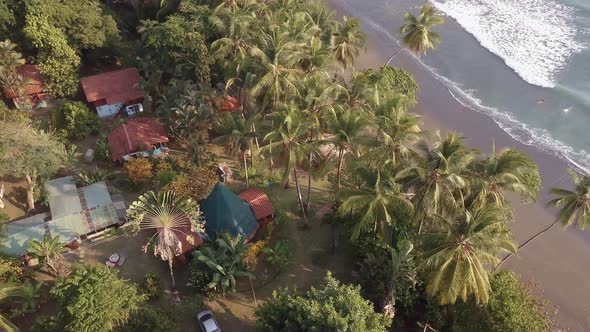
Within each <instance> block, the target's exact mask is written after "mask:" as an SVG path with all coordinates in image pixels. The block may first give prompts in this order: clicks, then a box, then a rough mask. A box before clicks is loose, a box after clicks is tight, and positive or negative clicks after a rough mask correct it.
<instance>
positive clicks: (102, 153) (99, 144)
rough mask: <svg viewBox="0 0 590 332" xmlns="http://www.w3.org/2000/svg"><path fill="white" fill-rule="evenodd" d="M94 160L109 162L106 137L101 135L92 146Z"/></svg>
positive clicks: (109, 156) (109, 155)
mask: <svg viewBox="0 0 590 332" xmlns="http://www.w3.org/2000/svg"><path fill="white" fill-rule="evenodd" d="M94 159H95V160H98V161H111V149H110V147H109V142H108V140H107V136H106V135H101V136H100V137H99V138H98V139H97V140H96V143H95V145H94Z"/></svg>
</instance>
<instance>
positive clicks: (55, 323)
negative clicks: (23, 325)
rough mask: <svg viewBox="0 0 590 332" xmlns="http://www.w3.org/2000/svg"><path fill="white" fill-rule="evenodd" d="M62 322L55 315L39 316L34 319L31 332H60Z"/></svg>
mask: <svg viewBox="0 0 590 332" xmlns="http://www.w3.org/2000/svg"><path fill="white" fill-rule="evenodd" d="M63 330H64V328H63V324H62V322H61V321H60V320H59V318H58V317H57V316H41V317H37V318H36V319H35V322H34V323H33V325H32V326H31V332H61V331H63Z"/></svg>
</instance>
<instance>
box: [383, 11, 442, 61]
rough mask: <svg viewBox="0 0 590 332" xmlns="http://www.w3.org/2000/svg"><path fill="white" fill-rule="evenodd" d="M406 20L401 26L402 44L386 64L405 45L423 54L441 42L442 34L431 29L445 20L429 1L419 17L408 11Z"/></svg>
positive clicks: (416, 52) (412, 50) (405, 16)
mask: <svg viewBox="0 0 590 332" xmlns="http://www.w3.org/2000/svg"><path fill="white" fill-rule="evenodd" d="M404 22H405V24H404V25H403V26H402V27H401V28H400V33H401V34H402V35H403V38H402V46H401V47H400V48H399V49H398V50H397V51H396V52H395V53H394V54H393V55H392V56H391V57H390V58H389V60H387V64H386V65H389V63H390V62H391V60H393V58H395V56H396V55H397V54H398V53H399V52H400V51H401V50H402V49H403V48H404V47H406V48H407V49H409V50H410V51H411V52H413V53H415V54H422V53H425V52H426V51H427V50H429V49H432V48H435V47H436V46H437V45H438V43H440V35H439V34H438V33H436V32H434V31H432V30H431V29H432V27H434V26H436V25H439V24H442V23H444V20H443V18H442V17H440V16H438V15H436V13H435V11H434V7H433V6H432V4H430V3H427V4H425V5H424V6H422V9H421V10H420V15H419V16H418V17H416V16H414V15H412V13H406V14H405V15H404Z"/></svg>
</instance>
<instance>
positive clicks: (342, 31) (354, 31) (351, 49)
mask: <svg viewBox="0 0 590 332" xmlns="http://www.w3.org/2000/svg"><path fill="white" fill-rule="evenodd" d="M334 30H335V31H334V33H333V34H332V38H331V40H330V44H331V49H332V54H333V56H334V59H335V60H336V61H337V62H338V63H340V65H341V66H342V67H343V68H345V69H346V68H348V66H351V65H352V64H354V60H355V59H356V58H357V57H358V56H359V54H360V51H361V49H363V48H365V38H366V37H365V34H364V33H363V32H362V29H361V27H360V23H359V21H358V20H357V19H356V18H349V17H346V16H345V17H344V18H343V22H342V23H341V24H339V25H337V26H336V28H335V29H334Z"/></svg>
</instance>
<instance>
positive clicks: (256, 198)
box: [238, 188, 275, 220]
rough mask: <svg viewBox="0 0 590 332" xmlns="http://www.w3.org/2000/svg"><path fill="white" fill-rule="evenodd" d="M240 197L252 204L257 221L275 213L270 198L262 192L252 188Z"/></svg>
mask: <svg viewBox="0 0 590 332" xmlns="http://www.w3.org/2000/svg"><path fill="white" fill-rule="evenodd" d="M238 196H240V198H241V199H243V200H245V201H246V202H248V203H250V206H251V207H252V210H254V214H255V215H256V220H260V219H263V218H266V217H268V216H272V215H274V213H275V210H274V208H273V207H272V204H271V202H270V200H269V199H268V196H266V194H265V193H264V192H263V191H261V190H258V189H256V188H250V189H248V190H246V191H244V192H243V193H241V194H240V195H238Z"/></svg>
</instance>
